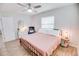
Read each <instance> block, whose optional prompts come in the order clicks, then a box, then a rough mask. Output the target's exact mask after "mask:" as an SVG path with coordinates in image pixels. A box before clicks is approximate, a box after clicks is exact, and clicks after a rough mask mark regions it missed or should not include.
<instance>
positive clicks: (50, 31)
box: [38, 29, 60, 36]
mask: <svg viewBox="0 0 79 59" xmlns="http://www.w3.org/2000/svg"><path fill="white" fill-rule="evenodd" d="M38 32H39V33H45V34H51V35H54V36H59V33H60V31H59V30H54V29H39V31H38Z"/></svg>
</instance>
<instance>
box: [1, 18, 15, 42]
mask: <svg viewBox="0 0 79 59" xmlns="http://www.w3.org/2000/svg"><path fill="white" fill-rule="evenodd" d="M2 23H3V33H4V41H5V42H6V41H11V40H14V39H15V30H14V21H13V18H12V17H2Z"/></svg>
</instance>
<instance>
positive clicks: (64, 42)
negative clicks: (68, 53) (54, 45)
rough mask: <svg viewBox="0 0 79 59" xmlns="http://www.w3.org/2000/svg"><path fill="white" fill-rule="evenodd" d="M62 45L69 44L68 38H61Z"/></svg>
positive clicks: (66, 45)
mask: <svg viewBox="0 0 79 59" xmlns="http://www.w3.org/2000/svg"><path fill="white" fill-rule="evenodd" d="M60 45H61V46H62V47H68V46H69V39H61V44H60Z"/></svg>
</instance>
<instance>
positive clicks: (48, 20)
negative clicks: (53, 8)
mask: <svg viewBox="0 0 79 59" xmlns="http://www.w3.org/2000/svg"><path fill="white" fill-rule="evenodd" d="M41 28H46V29H50V28H54V16H49V17H43V18H42V19H41Z"/></svg>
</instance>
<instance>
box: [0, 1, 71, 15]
mask: <svg viewBox="0 0 79 59" xmlns="http://www.w3.org/2000/svg"><path fill="white" fill-rule="evenodd" d="M36 5H41V6H42V7H41V8H38V9H35V10H36V11H37V12H33V13H28V12H27V11H26V9H27V8H25V7H22V6H19V5H18V4H17V3H0V13H1V14H27V15H34V14H38V13H42V12H45V11H48V10H52V9H55V8H60V7H64V6H67V5H71V3H32V6H36Z"/></svg>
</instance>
